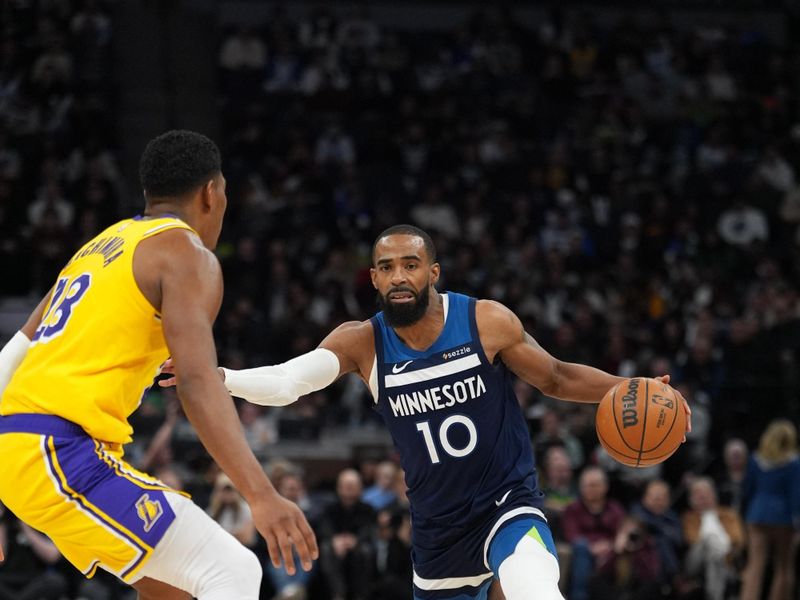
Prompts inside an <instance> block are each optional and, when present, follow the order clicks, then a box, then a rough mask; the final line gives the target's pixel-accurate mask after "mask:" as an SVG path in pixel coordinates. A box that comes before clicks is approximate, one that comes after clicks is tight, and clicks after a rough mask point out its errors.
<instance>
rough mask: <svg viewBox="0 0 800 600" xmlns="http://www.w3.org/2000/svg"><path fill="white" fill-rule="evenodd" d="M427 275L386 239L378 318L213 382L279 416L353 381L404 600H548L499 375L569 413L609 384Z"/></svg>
mask: <svg viewBox="0 0 800 600" xmlns="http://www.w3.org/2000/svg"><path fill="white" fill-rule="evenodd" d="M439 274H440V266H439V264H438V263H437V262H436V250H435V248H434V245H433V241H432V240H431V238H430V236H428V234H427V233H425V232H424V231H422V230H421V229H418V228H417V227H413V226H410V225H397V226H394V227H391V228H389V229H387V230H386V231H384V232H383V233H381V234H380V236H378V238H377V240H376V241H375V244H374V246H373V267H372V269H371V275H372V283H373V285H374V286H375V288H376V289H377V290H378V301H379V303H380V306H381V308H382V311H381V312H379V313H378V314H376V315H375V316H374V317H372V318H371V319H369V320H367V321H363V322H355V321H354V322H349V323H344V324H343V325H341V326H339V327H338V328H336V329H335V330H334V331H333V332H331V333H330V334H329V335H328V336H327V337H326V338H325V339H324V340H323V341H322V343H321V344H320V345H319V347H318V348H317V349H316V350H313V351H312V352H309V353H307V354H304V355H302V356H299V357H297V358H294V359H292V360H290V361H288V362H286V363H283V364H281V365H275V366H267V367H259V368H256V369H246V370H242V371H231V370H228V369H224V370H223V371H224V374H225V384H226V387H227V388H228V389H229V390H230V392H231V394H232V395H234V396H239V397H242V398H245V399H246V400H248V401H250V402H254V403H257V404H261V405H266V406H284V405H286V404H289V403H291V402H294V401H295V400H297V399H298V397H300V396H302V395H305V394H308V393H310V392H312V391H314V390H319V389H321V388H323V387H326V386H327V385H329V384H331V383H332V382H333V381H335V380H336V379H337V378H338V377H340V376H341V375H344V374H345V373H352V372H355V373H357V374H358V375H359V376H360V377H361V378H362V379H363V381H364V382H365V383H366V384H367V385H368V387H369V389H370V390H371V392H372V396H373V398H374V400H375V405H376V409H377V410H378V412H380V414H381V415H382V416H383V419H384V420H385V421H386V424H387V426H388V427H389V431H390V432H391V435H392V438H393V439H394V443H395V445H396V446H397V448H398V450H399V453H400V460H401V463H402V466H403V468H404V469H405V472H406V483H407V485H408V498H409V501H410V506H411V519H412V527H413V534H412V545H413V549H412V558H413V563H414V581H413V583H414V597H415V599H417V600H429V599H431V600H433V599H435V600H439V599H442V600H444V599H447V600H473V599H475V600H485V599H486V598H487V594H488V591H489V588H490V586H491V584H492V581H493V579H498V580H499V582H500V586H501V588H502V592H503V594H505V597H506V599H507V600H534V599H535V600H556V599H561V598H562V596H561V594H560V592H559V590H558V579H559V569H558V561H557V557H556V550H555V545H554V543H553V538H552V535H551V533H550V529H549V528H548V526H547V521H546V520H545V518H544V515H543V514H542V510H541V507H542V502H543V498H542V493H541V491H540V490H539V488H538V485H537V481H536V470H535V468H534V460H533V453H532V450H531V443H530V439H529V435H528V430H527V427H526V423H525V420H524V418H523V415H522V412H521V410H520V407H519V405H518V403H517V400H516V397H515V395H514V392H513V389H512V375H511V373H514V374H515V375H516V376H518V377H520V378H522V379H524V380H525V381H527V382H528V383H530V384H531V385H533V386H535V387H537V388H538V389H540V390H541V391H542V392H543V393H545V394H546V395H548V396H552V397H555V398H562V399H564V400H573V401H577V402H598V401H599V400H600V399H601V398H602V396H603V395H604V394H605V392H606V391H607V390H609V389H610V388H611V387H612V386H613V385H615V384H616V383H617V382H618V381H620V380H621V378H620V377H615V376H613V375H609V374H608V373H605V372H604V371H600V370H598V369H594V368H592V367H588V366H584V365H578V364H572V363H565V362H562V361H559V360H557V359H555V358H554V357H552V356H551V355H550V354H548V353H547V352H546V351H545V350H543V349H542V347H541V346H540V345H539V344H538V343H537V342H536V340H534V339H533V337H531V336H530V335H529V334H527V333H526V332H525V331H524V329H523V326H522V323H521V322H520V320H519V318H517V316H516V315H515V314H514V313H513V312H512V311H510V310H509V309H508V308H506V307H505V306H503V305H502V304H499V303H497V302H494V301H491V300H476V299H474V298H470V297H467V296H463V295H461V294H456V293H453V292H447V293H444V292H438V291H437V290H436V288H435V285H436V282H437V281H438V280H439ZM663 380H664V381H665V382H666V381H668V377H664V378H663ZM173 381H174V380H167V381H166V382H164V385H169V384H171V383H173ZM684 404H685V401H684ZM686 410H687V413H688V412H689V410H688V406H687V407H686ZM494 593H495V592H493V595H494Z"/></svg>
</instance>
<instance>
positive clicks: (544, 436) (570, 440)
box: [533, 408, 583, 467]
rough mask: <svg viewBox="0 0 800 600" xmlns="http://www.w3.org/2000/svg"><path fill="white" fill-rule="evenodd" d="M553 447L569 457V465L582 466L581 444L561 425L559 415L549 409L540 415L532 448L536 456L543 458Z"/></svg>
mask: <svg viewBox="0 0 800 600" xmlns="http://www.w3.org/2000/svg"><path fill="white" fill-rule="evenodd" d="M553 446H561V447H562V448H564V450H565V451H566V452H567V454H568V455H569V460H570V465H574V466H576V467H578V466H580V465H582V464H583V447H582V446H581V443H580V442H579V441H578V439H577V438H575V436H573V435H572V434H571V433H570V432H569V430H567V428H566V427H565V426H564V425H563V423H562V422H561V413H560V412H559V411H558V410H556V409H554V408H549V409H547V410H546V411H545V412H544V413H543V414H542V418H541V420H540V428H539V432H538V433H537V434H536V435H534V436H533V447H534V451H535V452H536V456H545V455H546V454H547V451H548V449H550V448H551V447H553Z"/></svg>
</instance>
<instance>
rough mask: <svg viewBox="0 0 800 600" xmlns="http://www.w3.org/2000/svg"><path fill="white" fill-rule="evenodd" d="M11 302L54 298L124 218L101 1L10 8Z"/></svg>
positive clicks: (4, 44)
mask: <svg viewBox="0 0 800 600" xmlns="http://www.w3.org/2000/svg"><path fill="white" fill-rule="evenodd" d="M0 23H1V24H0V272H2V273H3V286H2V293H3V295H27V294H29V293H31V294H35V295H37V296H41V295H44V292H45V290H48V289H49V288H50V286H51V285H52V283H53V281H54V280H55V277H56V275H57V274H58V271H59V270H60V269H61V267H62V266H63V264H64V262H66V260H67V259H68V258H69V257H70V256H71V254H72V252H73V251H74V249H75V246H76V245H77V244H82V243H83V242H84V241H85V240H87V239H89V238H91V237H93V236H94V235H95V234H96V233H97V232H98V231H99V230H100V229H101V228H102V227H104V226H105V225H107V224H108V223H110V222H113V220H114V219H115V218H116V217H117V216H118V204H119V202H118V201H119V192H120V188H121V181H120V175H119V170H118V166H117V162H116V156H115V153H114V147H113V139H112V138H111V137H110V136H111V135H113V131H114V128H115V124H116V121H115V117H114V105H115V101H114V90H113V79H112V78H111V77H110V74H111V56H112V55H111V51H110V50H111V40H112V22H111V17H110V14H109V13H108V11H107V10H106V8H105V7H104V5H103V4H102V3H101V2H99V1H95V0H82V1H78V0H52V1H48V2H34V1H25V0H15V1H5V2H2V3H0Z"/></svg>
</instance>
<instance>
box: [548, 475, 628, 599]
mask: <svg viewBox="0 0 800 600" xmlns="http://www.w3.org/2000/svg"><path fill="white" fill-rule="evenodd" d="M578 490H579V498H578V500H576V501H575V502H573V503H572V504H570V505H569V506H567V508H566V509H564V516H563V519H562V527H563V530H564V537H565V538H566V540H567V541H568V542H569V543H570V544H572V567H571V572H570V575H569V578H570V586H569V589H570V593H569V598H570V600H589V599H590V598H591V595H590V585H591V582H592V580H593V578H594V577H595V576H596V575H598V574H599V573H601V572H603V571H604V570H605V569H607V568H608V567H609V565H610V564H611V563H612V562H613V560H614V542H615V540H616V539H617V534H618V533H619V530H620V527H621V526H622V522H623V520H624V519H625V509H624V508H623V507H622V505H621V504H619V502H617V501H616V500H613V499H611V498H609V497H608V477H607V475H606V473H605V471H603V470H602V469H600V468H599V467H595V466H589V467H586V468H585V469H584V470H583V471H582V472H581V476H580V480H579V483H578Z"/></svg>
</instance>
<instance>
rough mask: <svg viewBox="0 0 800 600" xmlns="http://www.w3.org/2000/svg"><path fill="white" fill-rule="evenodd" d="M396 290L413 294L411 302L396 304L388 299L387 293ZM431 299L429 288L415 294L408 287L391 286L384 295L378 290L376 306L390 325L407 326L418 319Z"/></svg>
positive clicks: (426, 308)
mask: <svg viewBox="0 0 800 600" xmlns="http://www.w3.org/2000/svg"><path fill="white" fill-rule="evenodd" d="M396 292H407V293H409V294H411V295H412V296H414V301H413V302H403V303H402V304H398V303H396V302H392V301H391V300H389V295H390V294H394V293H396ZM430 301H431V288H430V287H429V286H425V289H424V290H423V291H422V292H420V293H419V294H415V293H414V292H413V291H412V290H410V289H408V288H405V287H403V288H392V289H390V290H389V291H388V292H387V293H386V295H385V296H384V295H383V294H381V293H380V292H378V306H379V307H380V309H381V310H382V311H383V318H384V319H385V320H386V323H387V324H388V325H389V326H390V327H408V326H409V325H413V324H414V323H416V322H417V321H419V320H420V319H421V318H422V317H423V316H424V315H425V311H426V310H428V304H430Z"/></svg>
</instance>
